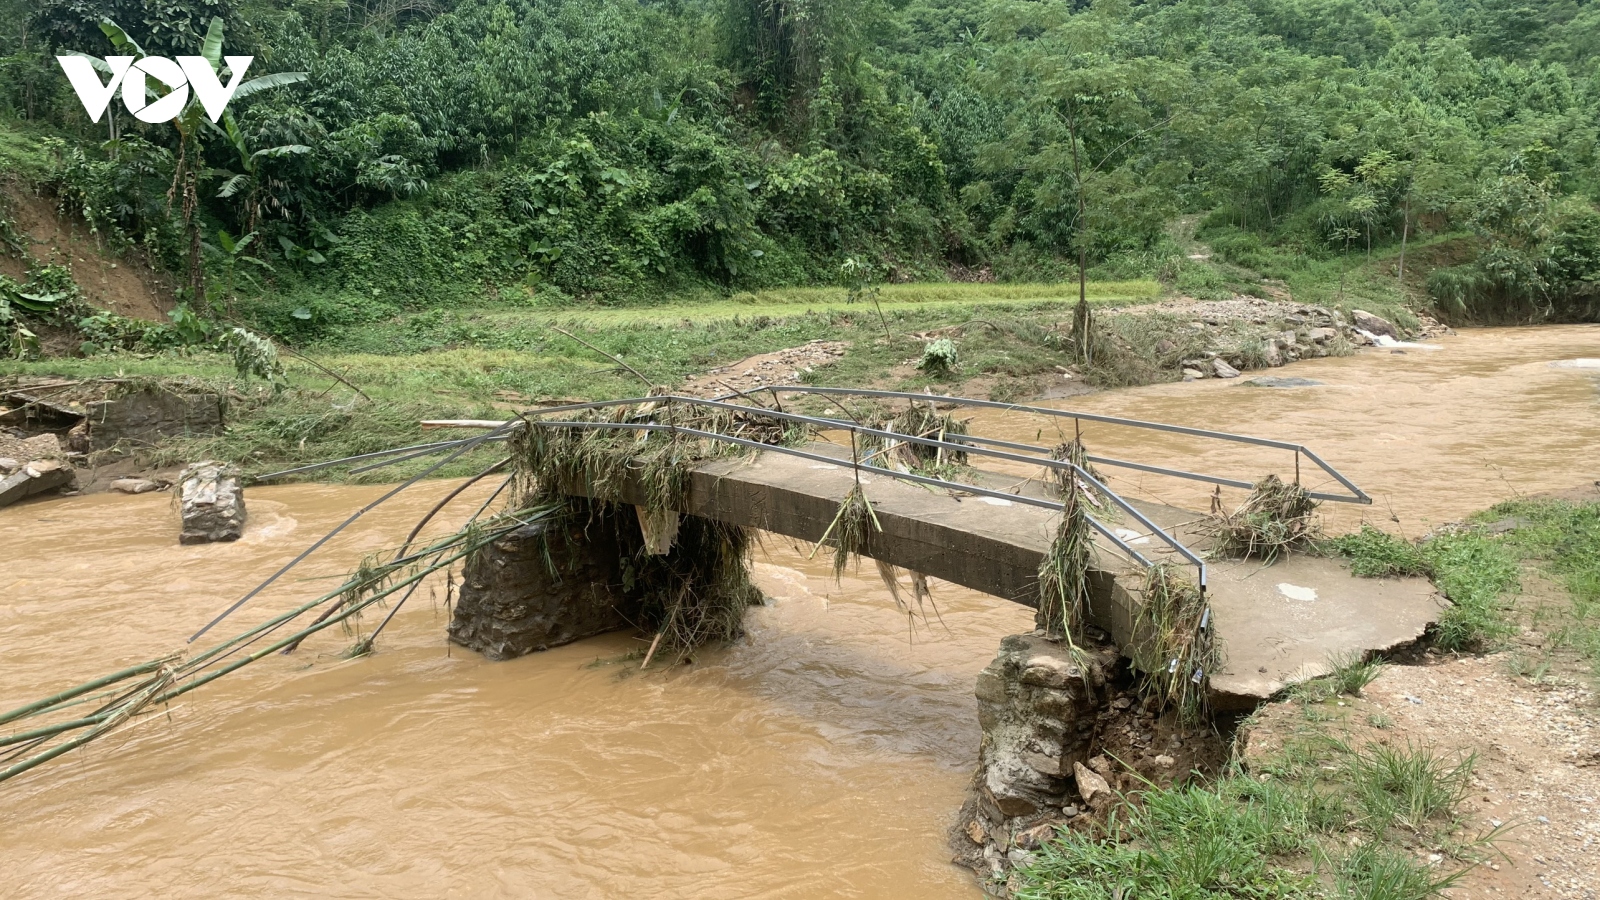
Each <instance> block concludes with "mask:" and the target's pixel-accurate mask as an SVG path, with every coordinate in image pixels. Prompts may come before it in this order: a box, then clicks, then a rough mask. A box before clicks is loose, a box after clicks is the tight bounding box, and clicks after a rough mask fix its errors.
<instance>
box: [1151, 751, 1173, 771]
mask: <svg viewBox="0 0 1600 900" xmlns="http://www.w3.org/2000/svg"><path fill="white" fill-rule="evenodd" d="M1155 764H1156V767H1157V768H1161V769H1170V768H1172V767H1173V766H1175V765H1177V764H1178V761H1177V760H1175V759H1173V758H1172V757H1170V756H1167V755H1166V754H1162V755H1160V756H1157V757H1156V758H1155Z"/></svg>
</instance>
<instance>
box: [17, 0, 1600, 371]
mask: <svg viewBox="0 0 1600 900" xmlns="http://www.w3.org/2000/svg"><path fill="white" fill-rule="evenodd" d="M1597 15H1600V13H1597V12H1596V11H1595V10H1594V9H1592V8H1591V7H1590V6H1586V5H1582V4H1570V3H1553V4H1542V5H1536V6H1532V7H1529V6H1526V5H1520V4H1516V3H1510V2H1501V0H1491V2H1481V0H1471V2H1468V0H1401V2H1398V3H1391V4H1375V3H1366V2H1358V3H1354V4H1349V3H1339V4H1334V3H1329V2H1326V0H1224V2H1212V0H1178V2H1173V3H1161V4H1155V3H1125V2H1115V0H1106V2H1095V3H1066V2H1043V3H1020V4H1018V3H1006V2H999V0H912V2H909V3H904V4H896V3H885V2H882V0H830V2H825V3H824V2H817V0H804V2H789V3H782V4H771V3H766V2H763V0H682V2H673V3H667V4H644V5H640V4H636V3H629V2H624V0H560V2H555V3H531V2H525V0H443V2H439V3H433V4H422V5H417V4H413V5H407V6H395V5H393V4H389V5H383V4H372V3H355V4H310V5H308V4H305V3H299V2H295V3H290V2H287V0H174V2H169V3H163V4H162V5H161V7H160V9H159V10H152V9H151V8H149V7H148V5H147V4H143V3H139V2H134V0H94V2H79V0H71V2H67V0H47V2H43V3H39V2H34V0H0V22H3V23H4V25H3V26H0V73H3V76H4V77H0V120H3V121H0V166H3V167H4V168H5V170H6V172H7V174H10V175H12V176H13V177H14V178H16V179H18V180H20V181H21V182H23V183H26V184H28V185H30V186H33V187H36V188H38V189H41V190H43V191H45V192H46V193H47V194H48V195H49V196H51V197H52V198H54V199H55V200H56V201H57V202H58V203H59V205H60V206H61V208H62V209H63V210H64V211H66V212H67V213H68V214H70V215H71V216H72V217H74V218H77V219H80V220H82V221H84V222H86V223H88V224H89V225H90V226H91V227H92V228H93V229H94V230H95V231H96V233H97V234H98V235H99V237H100V238H101V239H102V240H103V241H104V242H105V243H106V245H107V246H108V247H111V248H113V249H115V248H124V249H133V250H137V251H138V252H139V254H140V255H141V256H142V257H143V258H145V259H148V260H151V261H153V262H154V263H155V264H157V265H159V266H161V267H164V268H166V269H168V270H170V271H172V272H173V273H174V274H176V275H178V276H180V277H178V278H176V279H175V281H177V282H179V283H183V284H186V285H191V287H188V288H185V289H184V292H183V294H182V297H181V299H182V301H183V303H184V304H185V307H186V309H187V310H188V311H189V312H190V313H193V314H195V315H198V316H200V317H202V318H205V319H217V318H229V319H234V320H237V321H239V322H240V324H244V325H246V326H248V327H251V328H253V329H256V330H261V331H264V332H266V333H268V334H270V335H272V336H274V337H277V338H282V339H286V340H290V341H293V342H296V343H308V342H315V341H317V340H320V339H322V338H324V337H326V336H328V335H330V334H332V333H335V332H338V331H339V330H341V329H348V328H352V327H361V326H365V325H370V324H373V323H378V322H383V321H387V320H389V319H392V318H394V317H395V316H399V315H407V314H412V313H418V312H432V311H435V310H459V309H463V308H473V307H478V306H482V305H485V304H486V303H487V304H491V305H492V304H499V303H505V304H509V305H511V306H512V307H530V306H531V307H536V308H564V307H569V306H572V305H585V306H587V305H603V306H630V305H638V304H648V303H650V302H652V301H653V300H654V299H655V298H659V297H662V296H677V297H682V296H704V297H711V298H726V297H729V296H732V295H736V294H739V293H744V292H754V291H759V290H761V289H763V288H773V287H782V286H795V285H813V286H824V285H834V284H838V283H839V282H840V281H841V272H842V271H843V270H846V269H848V270H849V271H852V272H855V273H857V274H858V275H863V273H864V277H865V278H867V279H868V280H870V281H874V282H881V283H887V282H900V281H906V280H929V279H932V280H939V279H947V278H955V279H959V278H968V277H978V276H982V277H993V278H996V279H998V280H1001V281H1045V282H1059V281H1064V280H1068V279H1070V278H1071V277H1073V276H1074V275H1076V274H1077V270H1078V268H1079V267H1080V265H1081V264H1086V265H1087V266H1088V267H1089V268H1090V269H1091V270H1092V274H1095V275H1098V276H1099V277H1101V278H1108V279H1121V278H1128V277H1144V278H1149V277H1158V278H1160V279H1162V280H1163V281H1164V282H1165V283H1167V284H1168V285H1172V286H1174V287H1175V288H1176V289H1177V290H1183V291H1187V290H1190V289H1191V288H1193V289H1196V290H1208V289H1216V288H1219V287H1221V286H1223V285H1225V284H1227V283H1229V281H1230V279H1232V280H1237V279H1234V278H1233V276H1234V275H1237V274H1238V273H1237V272H1235V271H1233V270H1232V269H1230V267H1235V268H1238V269H1242V270H1248V271H1250V272H1254V273H1256V274H1258V275H1264V276H1266V277H1270V278H1276V279H1279V280H1284V281H1287V282H1289V283H1290V284H1291V286H1293V287H1295V288H1296V289H1297V290H1298V286H1297V285H1295V284H1294V282H1295V281H1296V279H1297V278H1300V279H1301V280H1303V281H1309V282H1313V283H1315V284H1318V285H1321V284H1332V283H1335V282H1337V283H1338V284H1339V287H1338V289H1337V290H1338V293H1340V294H1343V293H1344V291H1345V288H1346V284H1345V282H1346V281H1348V280H1349V279H1348V278H1347V277H1346V276H1348V275H1349V274H1350V272H1349V271H1348V270H1350V269H1353V268H1355V267H1356V266H1357V264H1359V263H1365V262H1366V261H1368V260H1370V259H1372V258H1373V257H1375V256H1376V255H1377V254H1380V253H1384V252H1388V253H1391V254H1392V255H1393V257H1394V260H1395V265H1394V271H1393V274H1392V278H1391V277H1389V276H1387V274H1386V276H1385V278H1384V279H1382V280H1383V282H1384V283H1385V284H1386V285H1387V286H1388V290H1387V291H1386V293H1390V294H1393V295H1394V296H1396V297H1400V296H1403V295H1404V293H1405V292H1404V291H1403V290H1402V287H1403V286H1410V287H1411V289H1412V290H1413V291H1414V292H1415V293H1414V296H1415V297H1416V298H1417V299H1419V300H1421V301H1423V302H1431V303H1434V304H1437V305H1439V306H1441V307H1442V308H1444V309H1446V310H1447V311H1449V312H1451V313H1452V314H1453V315H1456V316H1458V317H1474V318H1478V319H1483V320H1490V319H1508V320H1519V321H1526V320H1531V319H1541V318H1558V319H1561V318H1566V319H1571V318H1583V317H1592V316H1593V315H1594V314H1595V313H1596V305H1595V304H1596V296H1597V294H1596V288H1595V285H1596V283H1597V282H1600V213H1597V212H1596V209H1595V205H1594V204H1595V200H1596V197H1597V195H1600V169H1597V165H1596V159H1595V156H1594V146H1595V141H1594V124H1593V123H1594V122H1595V121H1596V119H1597V110H1600V69H1597V65H1600V62H1597V60H1600V53H1596V52H1595V50H1596V46H1595V44H1594V38H1593V37H1592V36H1593V34H1595V33H1597V31H1600V29H1597V28H1596V22H1597V20H1596V16H1597ZM102 18H109V19H111V20H114V21H116V22H117V23H119V24H120V25H121V26H122V27H123V28H125V29H127V35H128V36H129V37H131V38H132V39H134V40H136V41H138V42H139V44H140V45H142V47H143V49H144V50H145V51H147V52H149V53H152V54H158V55H160V54H165V55H176V54H184V53H194V52H198V51H199V49H200V48H201V46H202V42H203V39H204V38H205V36H206V35H207V34H208V32H209V30H210V29H211V28H213V24H212V23H213V22H215V23H217V25H216V27H218V28H220V29H221V32H220V34H221V37H222V47H223V48H224V51H225V52H227V53H229V54H251V55H253V56H254V57H255V60H256V62H255V63H254V64H253V67H252V69H251V71H250V75H251V76H256V75H258V74H263V73H290V72H305V73H306V75H307V77H306V80H305V81H303V82H301V83H297V84H286V85H285V86H281V87H279V88H277V89H275V90H270V91H266V90H263V91H259V92H256V93H254V94H253V95H251V96H248V97H240V98H239V99H238V100H237V101H236V102H235V103H234V104H233V106H232V107H230V116H232V119H231V120H230V123H229V124H230V127H228V128H225V129H223V130H221V131H218V132H213V131H211V130H208V129H204V128H201V129H187V130H184V131H183V132H182V133H183V134H184V135H185V136H184V137H182V138H180V137H179V131H178V130H175V129H174V128H172V127H171V126H170V125H168V124H166V123H163V124H158V125H145V124H144V123H141V122H138V121H136V120H134V119H132V118H131V117H130V116H128V115H127V114H126V112H125V111H119V110H120V107H119V106H117V105H116V104H113V106H112V113H111V114H109V115H108V116H106V117H103V118H102V119H101V121H100V122H99V123H92V122H90V121H89V120H88V117H87V116H86V115H85V112H84V109H83V107H82V106H81V104H80V103H79V102H78V100H77V99H76V97H75V96H74V95H73V94H72V92H71V90H70V89H69V87H68V85H67V83H66V80H65V78H63V77H62V75H61V72H60V71H59V69H58V67H57V66H56V64H55V61H54V59H53V57H54V55H55V54H58V53H65V52H84V53H88V54H91V55H96V56H104V55H107V54H108V53H110V52H112V50H113V46H114V45H113V42H112V40H110V39H108V37H107V33H106V32H105V31H104V30H103V29H102V27H101V24H102V23H101V20H102ZM125 46H131V45H125ZM191 176H192V177H191ZM175 188H181V190H178V191H177V195H178V196H186V197H188V198H189V201H190V202H184V203H173V202H170V201H169V200H168V197H169V196H170V195H173V190H174V189H175ZM1178 217H1184V218H1186V219H1187V220H1188V221H1190V223H1191V225H1193V226H1196V227H1197V229H1198V230H1197V231H1194V232H1193V233H1192V234H1191V235H1189V236H1187V237H1186V236H1183V235H1174V234H1173V233H1172V232H1171V231H1170V230H1169V228H1168V224H1169V223H1170V222H1171V221H1172V220H1173V219H1174V218H1178ZM1446 235H1450V236H1455V237H1456V238H1457V239H1458V240H1457V244H1456V250H1457V251H1458V252H1456V253H1452V254H1449V255H1448V258H1442V257H1441V258H1429V257H1428V256H1427V254H1425V253H1420V252H1419V251H1420V250H1421V249H1422V248H1423V246H1424V245H1425V244H1426V242H1427V241H1429V240H1431V239H1434V238H1437V237H1439V236H1446ZM1194 238H1198V240H1200V241H1203V242H1206V243H1207V244H1209V245H1210V247H1211V248H1212V251H1213V254H1214V255H1213V259H1212V260H1211V261H1205V262H1203V263H1202V264H1199V265H1192V263H1194V262H1195V261H1194V260H1192V259H1190V257H1191V256H1192V255H1193V254H1191V253H1190V252H1189V251H1190V249H1191V248H1190V247H1189V246H1187V245H1186V243H1185V242H1186V241H1187V240H1190V239H1194ZM1335 276H1337V277H1335ZM1419 276H1420V280H1419ZM195 285H197V286H198V287H194V286H195ZM8 289H9V288H8ZM28 292H29V293H37V292H36V291H32V290H30V291H28ZM12 293H19V292H17V291H13V292H12ZM1305 299H1310V300H1313V301H1318V302H1320V301H1321V299H1322V298H1320V297H1312V296H1307V297H1306V298H1305ZM29 315H37V314H36V313H32V312H30V313H29ZM91 343H93V342H91Z"/></svg>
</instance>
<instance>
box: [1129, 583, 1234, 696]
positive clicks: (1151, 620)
mask: <svg viewBox="0 0 1600 900" xmlns="http://www.w3.org/2000/svg"><path fill="white" fill-rule="evenodd" d="M1140 593H1141V594H1142V595H1143V597H1142V599H1143V603H1142V604H1141V605H1140V607H1139V609H1138V612H1137V613H1136V614H1135V616H1134V623H1133V633H1134V646H1133V662H1134V665H1135V666H1136V667H1137V668H1138V669H1139V670H1140V671H1142V672H1143V673H1144V681H1143V682H1142V684H1141V692H1142V693H1144V694H1145V696H1153V697H1155V698H1156V699H1157V701H1158V702H1159V703H1160V704H1161V706H1162V708H1164V709H1177V710H1178V714H1179V715H1180V716H1181V717H1183V718H1184V719H1185V720H1186V721H1190V722H1193V721H1198V720H1199V719H1200V717H1201V716H1202V714H1203V713H1204V712H1205V706H1206V679H1207V678H1209V677H1210V675H1211V674H1212V673H1213V672H1215V671H1216V670H1217V667H1218V666H1220V665H1221V664H1222V654H1221V651H1220V649H1219V648H1218V647H1217V644H1216V641H1215V640H1214V639H1213V632H1214V630H1215V629H1214V627H1213V626H1214V623H1213V622H1211V620H1210V613H1209V605H1208V604H1207V603H1206V598H1205V594H1203V593H1201V591H1200V588H1199V587H1197V586H1196V585H1195V583H1194V582H1192V581H1190V580H1189V579H1188V578H1186V577H1184V576H1183V575H1182V574H1180V572H1179V571H1178V569H1177V568H1175V567H1174V566H1172V565H1170V564H1168V563H1156V564H1155V565H1154V566H1151V567H1150V569H1149V570H1148V571H1147V572H1146V573H1145V579H1144V584H1143V586H1142V587H1141V588H1140Z"/></svg>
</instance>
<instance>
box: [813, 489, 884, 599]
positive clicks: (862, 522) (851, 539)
mask: <svg viewBox="0 0 1600 900" xmlns="http://www.w3.org/2000/svg"><path fill="white" fill-rule="evenodd" d="M882 530H883V526H882V525H881V524H879V522H878V514H877V513H875V512H873V511H872V501H871V500H868V499H867V494H866V492H865V491H863V490H862V489H861V482H859V481H857V482H856V483H855V485H854V486H853V487H851V488H850V493H848V494H845V495H844V499H843V500H840V501H839V511H838V512H837V513H836V514H834V517H833V521H832V522H830V523H829V524H828V530H827V531H824V532H823V533H822V540H820V541H818V542H817V549H821V548H823V547H832V548H833V578H834V580H835V581H837V580H839V578H840V577H841V576H842V575H844V570H845V568H846V567H847V566H848V565H849V564H850V557H852V556H856V557H860V556H865V555H867V546H868V542H869V541H870V540H871V535H872V532H874V531H882ZM811 552H812V555H813V556H815V555H816V550H813V551H811Z"/></svg>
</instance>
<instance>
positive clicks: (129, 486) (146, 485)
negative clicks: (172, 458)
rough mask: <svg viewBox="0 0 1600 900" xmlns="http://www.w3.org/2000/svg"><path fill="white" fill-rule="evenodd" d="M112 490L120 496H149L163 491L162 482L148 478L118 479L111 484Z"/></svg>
mask: <svg viewBox="0 0 1600 900" xmlns="http://www.w3.org/2000/svg"><path fill="white" fill-rule="evenodd" d="M111 489H112V490H113V491H116V492H118V493H120V494H148V493H150V492H151V491H159V490H161V482H159V481H151V480H150V479H148V478H118V479H117V480H116V481H113V482H111Z"/></svg>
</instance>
